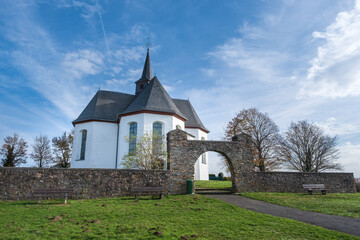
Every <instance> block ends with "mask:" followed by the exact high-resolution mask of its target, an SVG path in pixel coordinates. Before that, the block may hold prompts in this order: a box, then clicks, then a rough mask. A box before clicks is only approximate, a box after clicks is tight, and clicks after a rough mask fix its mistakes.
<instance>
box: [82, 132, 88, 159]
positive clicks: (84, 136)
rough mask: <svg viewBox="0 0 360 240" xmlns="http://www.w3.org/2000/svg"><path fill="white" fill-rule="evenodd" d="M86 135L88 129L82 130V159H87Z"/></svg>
mask: <svg viewBox="0 0 360 240" xmlns="http://www.w3.org/2000/svg"><path fill="white" fill-rule="evenodd" d="M86 135H87V130H85V129H84V130H81V150H80V160H84V159H85V149H86Z"/></svg>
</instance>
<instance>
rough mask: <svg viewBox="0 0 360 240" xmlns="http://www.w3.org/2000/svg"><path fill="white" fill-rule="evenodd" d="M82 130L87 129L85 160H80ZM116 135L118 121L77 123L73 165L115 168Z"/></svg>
mask: <svg viewBox="0 0 360 240" xmlns="http://www.w3.org/2000/svg"><path fill="white" fill-rule="evenodd" d="M82 130H87V137H86V147H85V159H84V160H80V151H81V141H82V136H81V131H82ZM116 136H117V124H116V123H107V122H86V123H79V124H76V125H75V129H74V143H73V154H72V158H71V167H72V168H115V157H116Z"/></svg>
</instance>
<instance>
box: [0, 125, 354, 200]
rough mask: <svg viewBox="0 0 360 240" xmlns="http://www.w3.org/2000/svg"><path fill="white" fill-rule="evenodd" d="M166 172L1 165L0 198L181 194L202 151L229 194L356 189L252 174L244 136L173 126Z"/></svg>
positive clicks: (317, 178)
mask: <svg viewBox="0 0 360 240" xmlns="http://www.w3.org/2000/svg"><path fill="white" fill-rule="evenodd" d="M167 147H168V154H169V157H168V159H169V160H168V161H169V162H168V170H161V171H160V170H159V171H155V170H126V169H49V168H45V169H44V168H0V200H21V199H34V196H33V195H32V192H33V191H34V190H35V189H37V188H72V189H74V190H75V194H74V195H73V196H72V198H99V197H120V196H129V195H131V192H130V190H131V188H133V187H146V186H149V187H157V186H163V187H164V188H165V189H166V192H167V193H169V194H185V193H186V180H187V179H194V171H195V169H194V164H195V162H196V160H197V159H198V158H199V156H200V155H201V154H203V153H204V152H207V151H214V152H217V153H220V154H221V155H222V156H224V157H225V158H226V159H227V161H228V163H229V165H230V171H231V176H232V188H233V192H235V193H238V192H257V191H259V192H260V191H261V192H306V190H305V189H303V188H302V184H304V183H323V184H325V186H326V188H327V189H328V191H329V192H347V193H354V192H355V179H354V176H353V174H352V173H299V172H255V171H254V167H253V166H254V165H253V161H252V159H253V156H252V152H251V150H250V141H249V138H248V137H247V136H246V135H240V136H236V137H234V138H233V141H199V140H187V133H186V132H184V131H182V130H179V129H176V130H173V131H170V132H169V133H168V135H167Z"/></svg>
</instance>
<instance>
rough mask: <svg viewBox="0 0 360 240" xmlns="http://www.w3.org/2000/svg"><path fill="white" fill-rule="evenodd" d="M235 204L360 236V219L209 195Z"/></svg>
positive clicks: (248, 199)
mask: <svg viewBox="0 0 360 240" xmlns="http://www.w3.org/2000/svg"><path fill="white" fill-rule="evenodd" d="M207 196H208V197H210V198H216V199H219V200H221V201H223V202H227V203H230V204H233V205H235V206H238V207H241V208H245V209H248V210H252V211H255V212H259V213H265V214H269V215H273V216H278V217H284V218H290V219H294V220H297V221H301V222H305V223H309V224H313V225H316V226H320V227H323V228H327V229H330V230H335V231H339V232H343V233H347V234H351V235H355V236H360V219H359V218H351V217H342V216H336V215H329V214H324V213H315V212H310V211H305V210H300V209H295V208H290V207H284V206H279V205H275V204H272V203H267V202H263V201H259V200H255V199H251V198H246V197H242V196H239V195H207Z"/></svg>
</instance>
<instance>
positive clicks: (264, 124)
mask: <svg viewBox="0 0 360 240" xmlns="http://www.w3.org/2000/svg"><path fill="white" fill-rule="evenodd" d="M241 133H243V134H246V135H248V136H249V137H250V138H251V141H252V143H253V149H252V150H253V154H254V157H255V159H254V164H255V166H256V168H257V169H258V170H259V171H267V170H273V169H276V168H277V167H278V166H279V165H280V164H281V162H280V161H279V159H278V158H277V156H276V151H275V149H276V147H277V146H278V143H279V141H280V139H281V135H280V134H279V128H278V126H277V125H276V124H275V123H274V122H273V121H272V120H271V119H270V118H269V116H268V115H267V114H266V113H261V112H259V111H258V110H257V109H256V108H249V109H243V110H241V111H240V112H239V113H237V114H236V116H235V117H234V118H233V119H232V120H231V121H230V122H229V123H228V125H227V127H226V130H225V136H226V138H227V139H229V140H231V137H232V136H234V135H238V134H241Z"/></svg>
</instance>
